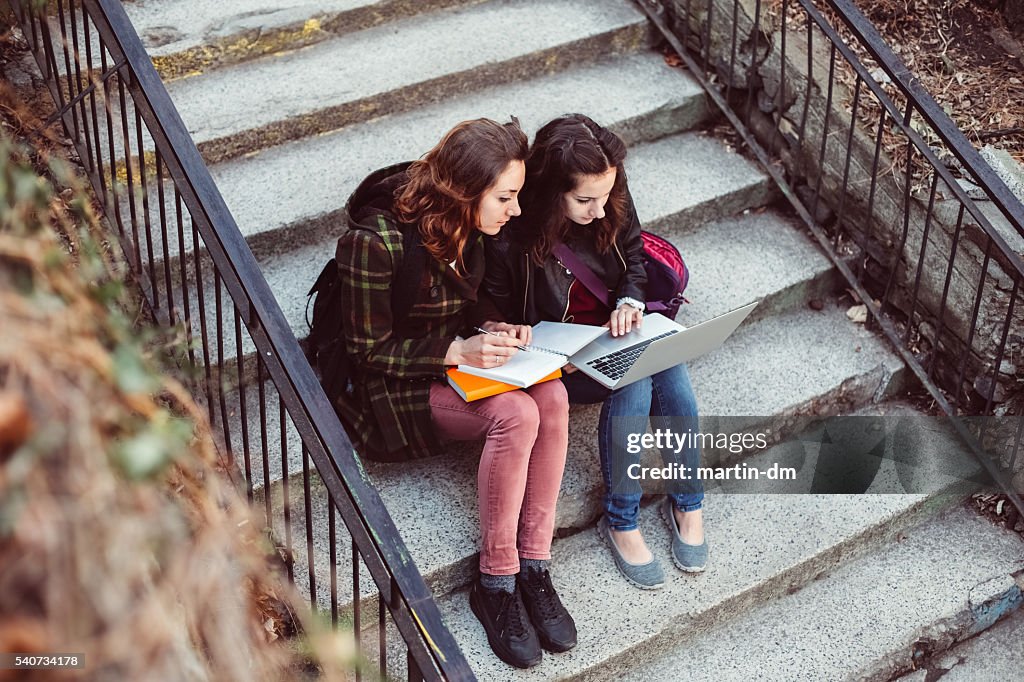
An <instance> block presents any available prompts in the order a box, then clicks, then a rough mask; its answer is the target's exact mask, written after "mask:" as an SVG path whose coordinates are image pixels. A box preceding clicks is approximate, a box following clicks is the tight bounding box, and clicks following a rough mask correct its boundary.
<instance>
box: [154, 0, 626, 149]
mask: <svg viewBox="0 0 1024 682" xmlns="http://www.w3.org/2000/svg"><path fill="white" fill-rule="evenodd" d="M643 26H644V17H643V15H642V14H641V13H640V12H639V10H637V9H635V8H634V7H632V6H631V5H630V4H628V3H623V2H617V1H616V0H529V1H527V0H504V1H501V2H488V3H484V4H479V5H472V6H469V7H465V8H455V9H452V10H445V11H440V12H436V13H432V14H427V15H423V16H418V17H412V18H409V19H400V20H397V21H393V22H388V23H386V24H384V25H381V26H376V27H373V28H369V29H366V30H364V31H359V32H357V33H352V34H348V35H346V36H343V37H341V38H338V39H332V40H326V41H324V42H321V43H318V44H316V45H312V46H309V47H306V48H302V49H299V50H294V51H286V52H282V53H278V54H272V55H267V56H265V57H261V58H259V59H255V60H252V61H248V62H244V63H241V64H237V65H233V66H227V67H224V68H220V69H215V70H212V71H210V72H209V73H205V74H202V75H200V76H196V77H194V78H185V79H181V80H176V81H173V82H171V83H169V84H168V91H169V93H170V95H171V98H172V99H173V100H174V102H175V104H176V106H177V107H178V110H179V112H180V114H181V117H182V119H183V120H184V121H185V123H186V126H187V128H188V131H189V133H191V135H192V137H193V138H194V139H195V140H196V142H197V143H198V144H202V143H204V142H207V141H209V140H213V139H217V138H225V137H229V136H232V135H236V134H240V133H244V132H245V131H249V130H251V129H257V128H260V127H262V126H266V125H269V124H272V123H275V122H283V121H288V120H291V119H295V118H296V117H300V116H304V115H311V114H313V112H317V111H323V110H326V109H329V108H332V107H339V106H342V105H344V104H346V103H352V102H357V101H363V100H367V99H369V98H373V97H375V96H378V95H380V94H381V93H386V92H393V91H396V90H401V89H403V88H407V87H411V86H413V85H416V84H422V83H426V82H429V81H433V80H435V79H438V78H445V77H447V78H453V77H457V75H458V74H462V73H466V72H469V71H472V70H474V69H478V68H482V67H490V68H494V67H495V66H496V65H498V64H501V63H505V62H508V61H509V60H513V59H516V58H521V57H525V56H527V55H532V54H534V53H536V52H538V51H542V50H546V49H551V48H557V47H560V46H564V45H568V44H571V43H574V42H575V41H578V40H582V39H586V38H594V37H597V36H601V35H605V34H607V33H609V32H614V31H616V30H622V29H625V28H629V27H643ZM552 67H554V64H553V65H552ZM506 80H507V79H506ZM379 113H387V112H379ZM328 129H329V128H328Z"/></svg>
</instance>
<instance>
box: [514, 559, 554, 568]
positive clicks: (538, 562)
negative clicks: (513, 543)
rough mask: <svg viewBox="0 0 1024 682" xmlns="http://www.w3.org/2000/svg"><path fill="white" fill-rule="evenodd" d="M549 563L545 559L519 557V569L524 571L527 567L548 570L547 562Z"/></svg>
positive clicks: (548, 562)
mask: <svg viewBox="0 0 1024 682" xmlns="http://www.w3.org/2000/svg"><path fill="white" fill-rule="evenodd" d="M550 563H551V562H550V561H548V560H547V559H520V560H519V570H520V571H526V570H528V569H531V568H535V569H537V570H538V571H546V570H548V564H550Z"/></svg>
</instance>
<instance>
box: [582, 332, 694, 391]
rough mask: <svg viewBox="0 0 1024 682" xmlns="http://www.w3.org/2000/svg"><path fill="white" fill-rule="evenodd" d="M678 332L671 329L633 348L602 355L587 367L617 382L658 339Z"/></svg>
mask: <svg viewBox="0 0 1024 682" xmlns="http://www.w3.org/2000/svg"><path fill="white" fill-rule="evenodd" d="M678 332H679V330H678V329H670V330H669V331H667V332H665V333H664V334H658V335H657V336H652V337H651V338H649V339H644V340H643V341H641V342H640V343H638V344H635V345H633V346H629V347H627V348H620V349H619V350H617V351H615V352H613V353H609V354H608V355H602V356H601V357H599V358H594V359H593V360H591V361H590V362H588V363H587V366H588V367H593V368H594V369H596V370H597V371H598V372H600V373H601V374H603V375H605V376H606V377H608V378H609V379H612V380H613V381H617V380H619V379H621V378H622V377H623V375H625V374H626V372H628V371H629V368H630V367H632V366H633V363H634V362H636V359H637V358H638V357H640V354H641V353H643V352H644V349H645V348H647V346H649V345H651V344H652V343H653V342H655V341H657V340H658V339H663V338H665V337H666V336H672V335H673V334H676V333H678Z"/></svg>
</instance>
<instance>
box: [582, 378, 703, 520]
mask: <svg viewBox="0 0 1024 682" xmlns="http://www.w3.org/2000/svg"><path fill="white" fill-rule="evenodd" d="M562 381H563V382H564V383H565V388H566V390H567V391H568V392H569V402H570V403H573V404H584V405H585V404H593V403H598V402H600V403H602V405H601V416H600V419H599V422H598V430H597V444H598V452H599V453H600V455H601V474H602V476H603V477H604V484H605V495H604V512H605V516H606V518H607V519H608V525H609V527H611V528H613V529H615V530H619V531H623V530H633V529H634V528H636V527H637V515H638V514H639V512H640V497H641V491H640V490H639V486H636V490H633V491H623V490H615V489H613V484H612V467H613V462H612V458H613V453H614V457H616V458H619V459H622V460H624V461H621V462H615V463H614V464H615V468H616V470H617V471H619V472H621V471H624V470H625V469H626V467H628V466H629V465H630V464H635V463H639V461H640V453H636V454H631V453H629V452H628V451H627V450H626V448H624V447H622V446H621V445H620V446H619V447H617V448H614V440H613V434H612V431H613V428H612V426H613V420H615V423H616V424H618V426H619V428H621V426H622V424H623V422H626V423H628V425H629V430H631V431H635V432H639V433H642V432H643V431H644V430H645V429H646V427H647V417H648V416H650V417H692V418H693V420H692V421H691V420H687V423H693V424H694V428H695V423H696V417H697V399H696V398H695V397H694V395H693V387H692V386H691V385H690V375H689V373H688V372H687V371H686V365H676V366H675V367H671V368H669V369H666V370H665V371H663V372H658V373H657V374H654V375H652V376H649V377H647V378H646V379H641V380H640V381H636V382H634V383H632V384H629V385H628V386H625V387H623V388H620V389H618V390H615V391H612V390H610V389H608V388H605V387H604V386H602V385H601V384H599V383H597V382H596V381H594V380H593V379H591V378H590V377H588V376H587V375H585V374H583V373H582V372H573V373H572V374H567V375H565V376H564V377H563V378H562ZM641 417H642V419H640V418H641ZM629 418H633V419H629ZM661 456H662V459H663V460H664V462H665V464H669V463H670V462H678V463H679V464H682V465H683V466H686V467H689V470H690V471H696V467H698V466H699V464H700V450H699V449H698V448H696V447H688V448H684V449H683V450H682V451H681V452H680V453H679V454H678V455H677V454H676V452H675V450H674V449H671V448H663V449H662V450H661ZM616 487H620V488H621V487H622V486H616ZM686 487H687V490H686V492H673V493H669V496H670V497H671V498H672V501H673V502H674V503H675V506H676V508H677V509H679V510H681V511H694V510H697V509H700V508H701V504H702V503H703V501H704V490H703V486H702V485H701V484H700V483H699V482H693V483H688V484H687V486H686Z"/></svg>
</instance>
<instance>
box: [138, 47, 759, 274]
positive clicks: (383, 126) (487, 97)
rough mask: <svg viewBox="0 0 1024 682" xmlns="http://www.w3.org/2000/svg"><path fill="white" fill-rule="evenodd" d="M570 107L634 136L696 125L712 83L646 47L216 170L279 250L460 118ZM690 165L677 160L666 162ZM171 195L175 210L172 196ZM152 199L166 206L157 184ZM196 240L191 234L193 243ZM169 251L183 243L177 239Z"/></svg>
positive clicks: (272, 250) (254, 236) (323, 231)
mask: <svg viewBox="0 0 1024 682" xmlns="http://www.w3.org/2000/svg"><path fill="white" fill-rule="evenodd" d="M567 111H585V112H587V113H588V114H589V115H591V116H593V117H594V118H595V120H597V121H600V122H601V123H602V124H603V125H607V126H608V127H609V128H611V129H612V130H615V131H616V132H617V133H618V134H620V135H622V137H623V138H624V140H625V141H626V143H627V144H628V145H631V146H632V145H637V144H639V143H643V142H651V141H653V140H657V139H659V138H662V137H665V136H666V135H671V134H675V133H678V132H679V131H681V130H687V129H690V128H693V127H695V126H697V125H699V124H700V123H701V122H703V121H704V120H706V118H707V116H708V114H709V109H708V106H707V101H706V99H705V97H704V94H703V91H702V90H701V89H700V87H699V86H698V85H697V84H696V83H695V82H694V81H693V80H692V79H691V78H690V77H689V76H688V75H687V74H685V73H684V72H682V71H680V70H678V69H673V68H671V67H668V66H666V65H665V63H664V60H663V59H662V57H661V56H660V55H657V54H655V53H653V52H644V53H639V54H633V55H626V56H620V57H612V58H610V59H607V60H604V61H601V62H597V63H594V64H589V65H586V66H580V67H574V68H571V69H569V70H567V71H564V72H559V73H555V74H550V75H540V76H537V77H536V78H532V79H529V80H525V81H522V82H517V83H512V84H508V85H501V86H492V87H488V88H484V89H481V90H475V91H472V92H468V93H466V94H465V95H463V96H460V97H456V98H450V99H447V100H444V101H440V102H437V103H434V104H431V105H428V106H424V107H421V108H418V109H416V110H415V111H409V112H404V113H399V114H394V115H391V116H385V117H383V118H380V119H377V120H374V121H370V122H365V123H360V124H356V125H352V126H348V127H346V128H343V129H341V130H338V131H335V132H333V133H330V134H327V135H322V136H319V137H316V138H313V139H308V140H300V141H297V142H292V143H288V144H285V145H282V146H280V147H276V148H273V149H268V150H264V151H263V152H261V153H259V154H255V155H252V156H249V157H246V158H245V159H236V160H234V161H230V162H226V163H222V164H218V165H216V166H214V167H212V168H211V173H212V175H213V179H214V181H215V182H216V183H217V187H218V188H219V189H220V191H221V194H222V195H223V196H224V199H225V201H226V203H227V205H228V208H229V209H230V210H231V212H232V215H234V217H235V220H236V222H237V223H238V226H239V229H241V231H242V234H243V235H245V236H246V238H247V240H248V241H249V244H250V245H251V247H252V249H253V251H254V252H255V253H256V255H257V256H258V257H264V256H270V255H273V256H275V257H276V256H278V255H280V252H281V251H282V244H284V245H287V247H288V248H296V247H298V246H301V245H308V244H311V243H315V242H317V241H318V240H321V239H324V238H326V237H328V236H332V237H336V236H337V234H338V230H339V229H341V227H342V209H343V208H344V203H345V200H346V198H347V197H348V195H349V194H350V193H351V192H352V191H353V190H354V189H355V188H356V186H357V185H358V184H359V182H360V181H361V180H362V179H363V178H364V177H365V176H366V175H367V174H368V173H370V172H371V171H373V170H376V169H377V168H381V167H384V166H387V165H390V164H393V163H396V162H398V161H403V160H408V159H415V158H418V157H419V156H421V155H422V154H423V153H424V152H426V151H427V149H429V148H430V147H431V146H432V145H433V144H435V143H436V142H437V141H438V140H439V139H440V138H441V136H442V135H443V134H444V133H445V132H446V131H447V130H448V129H449V128H451V126H452V125H453V124H454V123H456V122H458V121H461V120H465V119H469V118H476V117H480V116H488V117H492V118H494V119H496V120H507V119H508V116H509V115H510V114H514V115H517V116H519V118H520V120H521V122H522V125H523V128H524V129H525V130H526V131H527V132H528V133H530V134H532V133H533V132H535V131H536V130H537V129H538V128H540V126H541V125H543V124H544V123H546V122H547V121H549V120H551V119H552V118H554V117H556V116H558V115H560V114H563V113H566V112H567ZM714 144H716V143H713V142H710V143H708V146H709V147H710V146H712V145H714ZM698 151H699V150H692V152H691V153H698ZM716 151H717V152H719V153H716V154H714V155H712V156H711V157H710V158H707V159H704V160H706V161H710V162H715V163H717V164H719V165H720V166H723V167H726V168H735V169H736V170H735V172H734V175H740V176H741V177H746V176H748V175H749V174H750V171H747V170H745V169H747V168H752V166H750V164H746V165H740V164H739V163H738V162H737V163H732V164H730V163H729V162H728V159H726V160H725V161H723V160H722V159H723V157H725V154H726V152H725V150H724V148H721V147H720V146H719V148H718V149H716ZM635 155H636V154H634V156H635ZM728 158H737V159H738V157H735V156H733V157H728ZM695 161H696V160H695ZM632 162H633V161H632V160H631V161H630V163H632ZM649 165H652V166H653V165H654V164H653V163H652V164H649ZM681 165H683V164H681V163H679V162H677V163H676V164H675V165H674V166H672V167H670V168H669V169H667V170H666V172H667V171H669V170H674V169H675V168H678V167H679V166H681ZM692 175H694V172H692V171H691V172H690V173H689V174H688V175H687V176H685V177H684V180H689V178H690V176H692ZM633 184H634V185H636V184H637V183H633ZM268 187H273V188H274V191H273V192H268V191H267V188H268ZM672 193H673V194H679V191H678V189H676V190H675V191H673V192H672ZM168 196H169V195H168ZM165 203H168V206H167V211H168V214H169V215H173V206H171V205H170V204H169V199H168V201H167V202H165ZM150 204H151V205H152V206H154V207H157V206H159V197H158V196H157V195H156V192H155V190H154V191H153V192H152V193H151V197H150ZM190 245H191V241H188V240H187V241H186V247H185V248H186V250H190V249H191V246H190ZM158 252H159V253H162V251H160V250H159V249H158ZM169 253H170V254H172V255H174V254H177V253H178V247H177V245H176V244H172V245H171V247H170V248H169Z"/></svg>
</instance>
